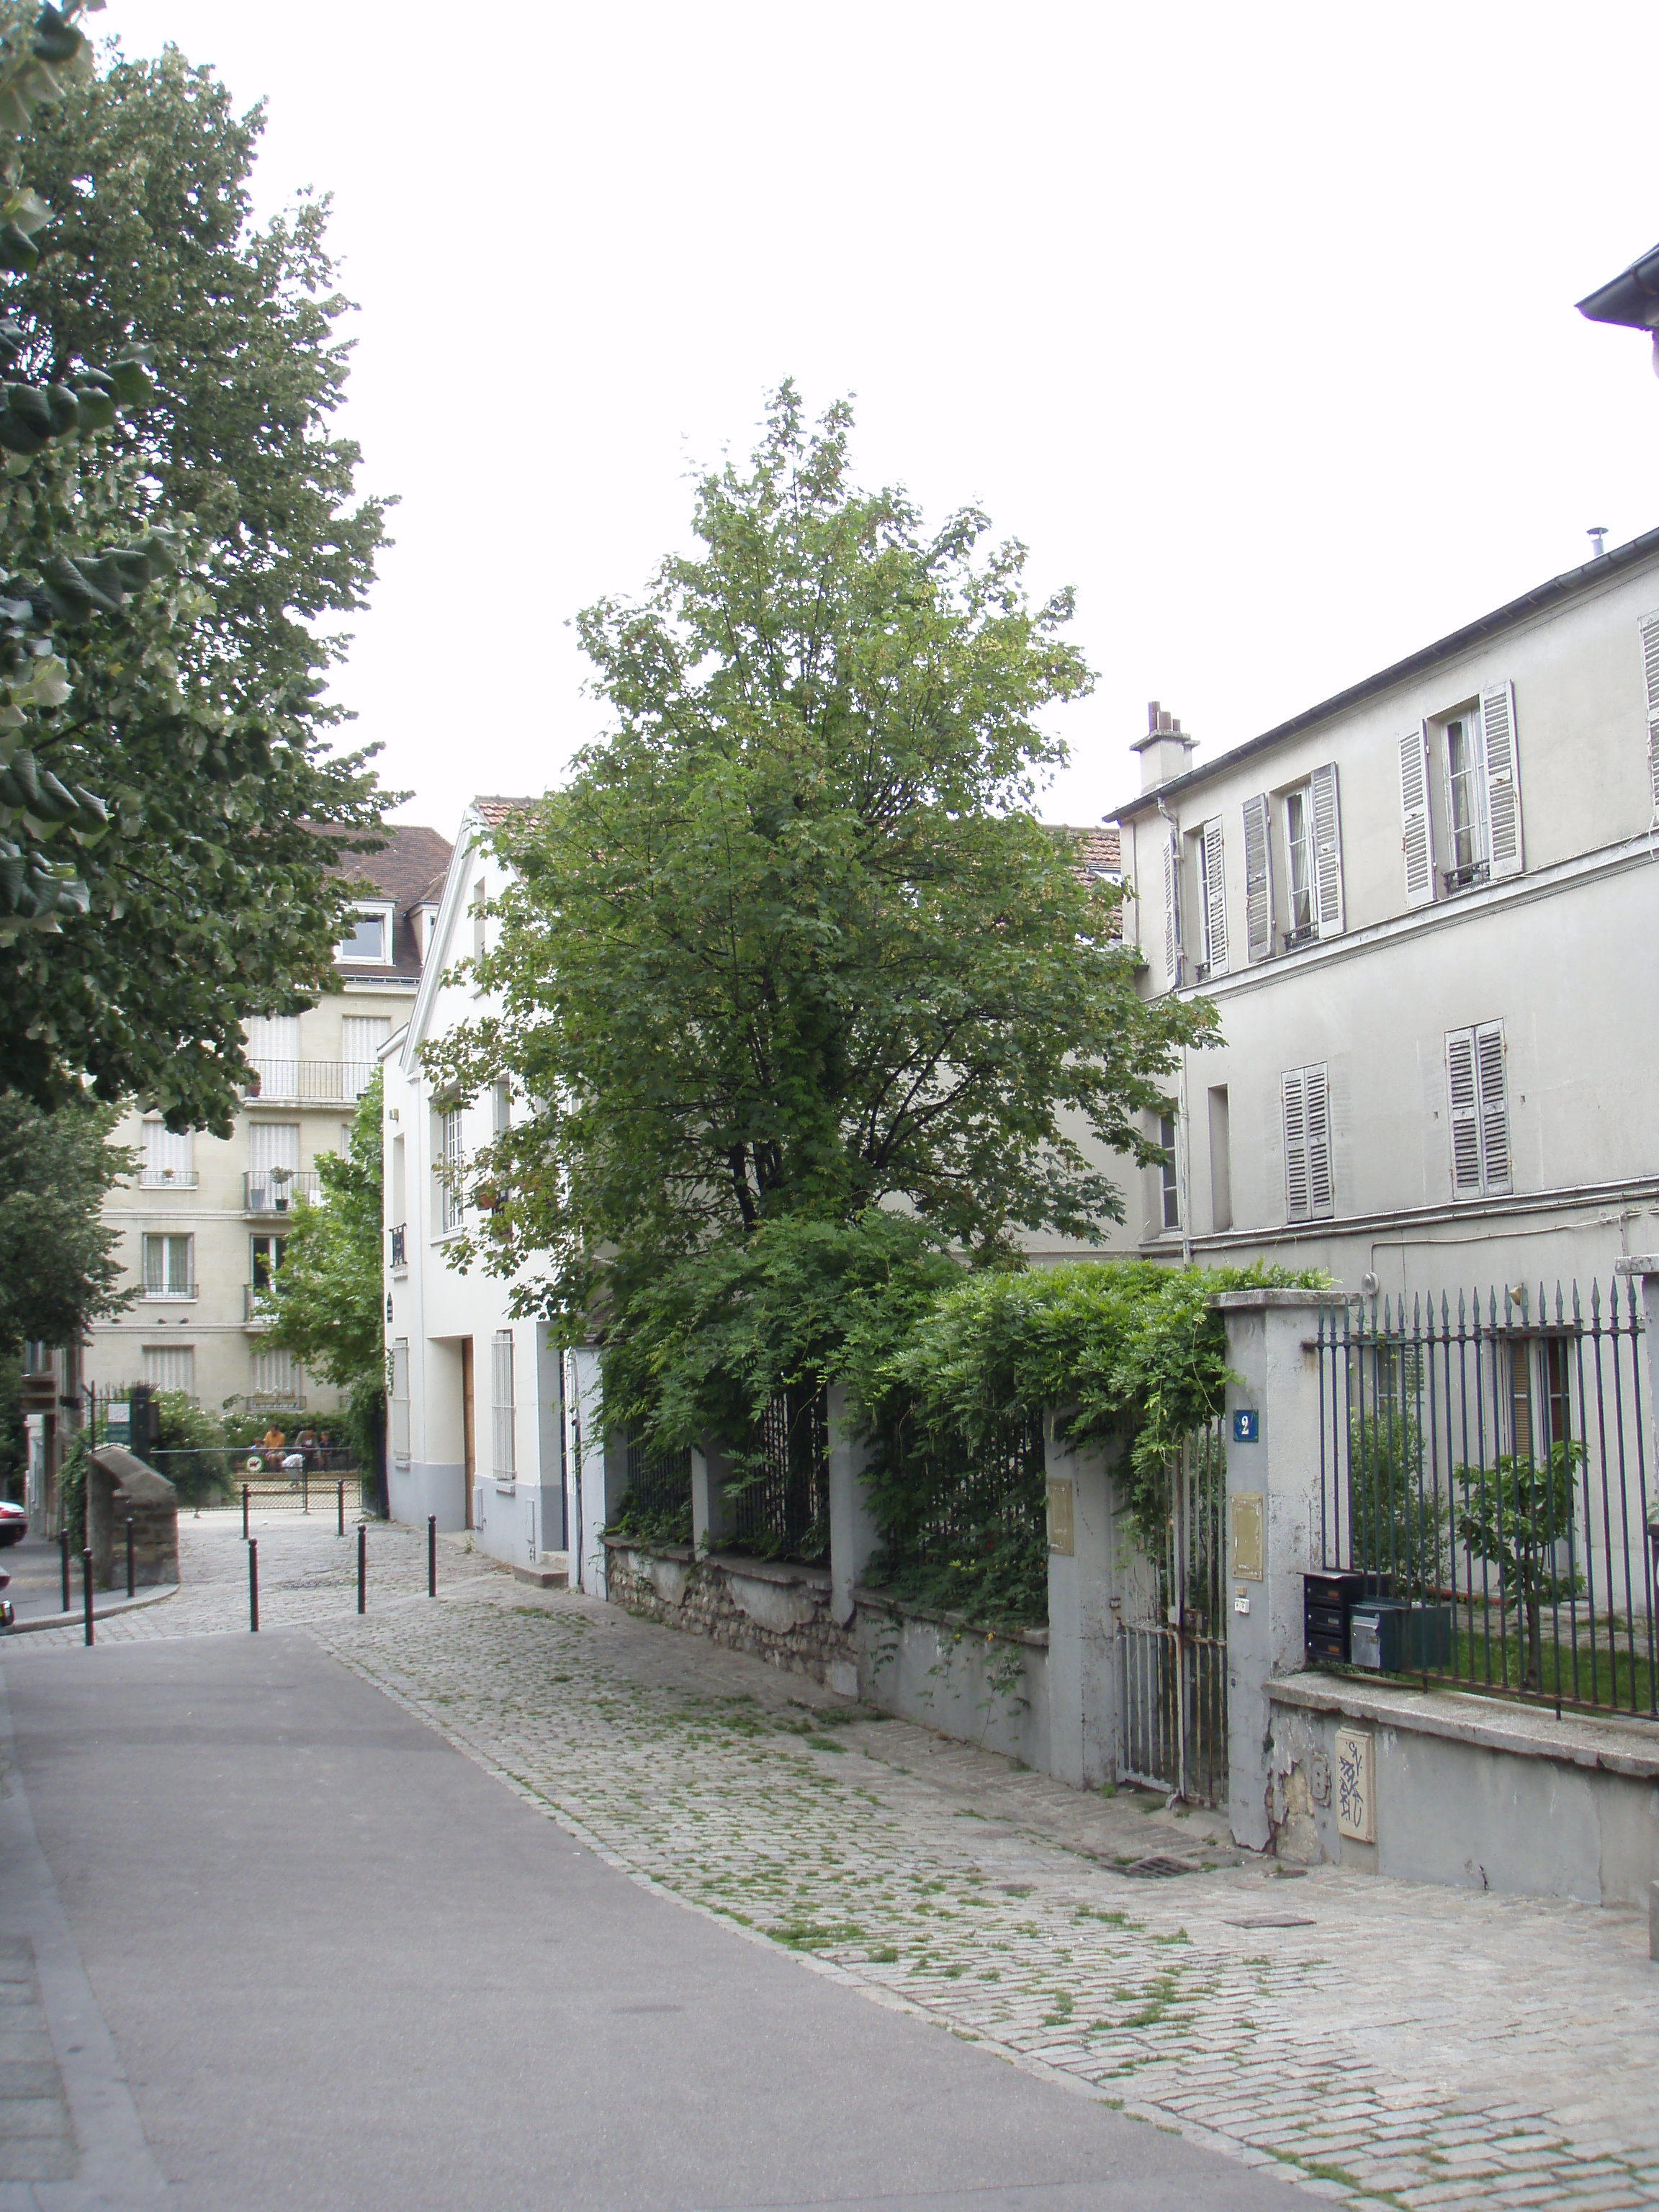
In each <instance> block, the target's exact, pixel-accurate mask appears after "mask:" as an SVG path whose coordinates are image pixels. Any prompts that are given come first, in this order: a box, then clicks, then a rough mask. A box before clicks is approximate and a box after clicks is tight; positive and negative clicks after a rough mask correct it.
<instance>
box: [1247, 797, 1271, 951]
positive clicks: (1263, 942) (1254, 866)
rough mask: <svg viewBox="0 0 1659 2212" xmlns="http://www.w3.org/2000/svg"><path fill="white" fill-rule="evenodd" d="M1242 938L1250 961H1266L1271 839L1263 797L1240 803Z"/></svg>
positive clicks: (1269, 921)
mask: <svg viewBox="0 0 1659 2212" xmlns="http://www.w3.org/2000/svg"><path fill="white" fill-rule="evenodd" d="M1244 934H1245V938H1246V940H1247V943H1248V947H1249V957H1250V958H1251V959H1252V960H1266V959H1267V957H1269V956H1270V955H1271V953H1272V951H1273V838H1272V836H1271V833H1270V831H1269V828H1268V816H1267V793H1266V792H1265V791H1263V792H1260V793H1257V795H1256V796H1255V798H1254V799H1246V800H1245V802H1244Z"/></svg>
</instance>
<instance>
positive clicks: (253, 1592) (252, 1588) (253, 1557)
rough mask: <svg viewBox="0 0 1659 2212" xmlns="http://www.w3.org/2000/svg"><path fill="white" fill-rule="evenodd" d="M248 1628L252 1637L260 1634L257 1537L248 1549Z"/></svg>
mask: <svg viewBox="0 0 1659 2212" xmlns="http://www.w3.org/2000/svg"><path fill="white" fill-rule="evenodd" d="M247 1627H248V1634H249V1635H250V1636H257V1635H258V1633H259V1540H258V1537H257V1536H256V1537H255V1538H254V1539H253V1541H252V1542H251V1543H250V1544H249V1546H248V1547H247Z"/></svg>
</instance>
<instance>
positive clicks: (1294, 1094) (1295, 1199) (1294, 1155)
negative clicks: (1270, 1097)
mask: <svg viewBox="0 0 1659 2212" xmlns="http://www.w3.org/2000/svg"><path fill="white" fill-rule="evenodd" d="M1302 1075H1303V1071H1302V1069H1301V1068H1299V1067H1291V1068H1287V1069H1286V1070H1285V1073H1284V1074H1283V1075H1282V1076H1281V1077H1280V1078H1279V1085H1280V1090H1281V1091H1282V1093H1283V1097H1284V1102H1285V1214H1286V1216H1287V1217H1288V1218H1290V1219H1291V1221H1305V1220H1306V1219H1307V1218H1308V1115H1307V1104H1306V1099H1305V1097H1304V1090H1303V1083H1302Z"/></svg>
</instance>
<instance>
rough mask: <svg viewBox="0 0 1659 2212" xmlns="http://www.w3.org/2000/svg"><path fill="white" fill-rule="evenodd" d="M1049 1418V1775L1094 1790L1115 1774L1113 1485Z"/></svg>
mask: <svg viewBox="0 0 1659 2212" xmlns="http://www.w3.org/2000/svg"><path fill="white" fill-rule="evenodd" d="M1064 1426H1065V1422H1064V1416H1063V1415H1059V1414H1056V1413H1054V1412H1053V1411H1050V1412H1048V1413H1045V1415H1044V1416H1043V1425H1042V1445H1043V1457H1044V1462H1045V1466H1046V1468H1047V1475H1048V1771H1049V1772H1050V1773H1051V1774H1052V1775H1053V1776H1054V1779H1055V1781H1056V1782H1069V1783H1072V1784H1074V1785H1077V1786H1080V1787H1085V1788H1089V1789H1092V1788H1094V1787H1095V1786H1096V1785H1097V1784H1099V1783H1102V1782H1108V1781H1111V1780H1114V1779H1115V1776H1116V1770H1117V1674H1116V1660H1117V1650H1116V1644H1115V1616H1114V1613H1113V1610H1112V1597H1113V1577H1112V1546H1113V1530H1112V1505H1113V1498H1112V1483H1111V1477H1110V1475H1109V1473H1108V1471H1107V1460H1106V1456H1105V1455H1104V1453H1103V1451H1102V1450H1101V1449H1099V1447H1098V1446H1097V1445H1094V1444H1092V1443H1091V1444H1089V1445H1085V1446H1084V1447H1083V1448H1082V1449H1073V1448H1072V1447H1071V1446H1070V1445H1069V1444H1067V1443H1066V1442H1065V1440H1064Z"/></svg>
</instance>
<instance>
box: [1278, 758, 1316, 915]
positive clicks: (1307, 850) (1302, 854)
mask: <svg viewBox="0 0 1659 2212" xmlns="http://www.w3.org/2000/svg"><path fill="white" fill-rule="evenodd" d="M1285 860H1286V861H1287V863H1288V866H1287V869H1286V877H1285V888H1286V890H1287V892H1288V894H1289V915H1290V926H1289V927H1288V928H1287V929H1286V931H1285V943H1286V944H1287V945H1299V944H1300V943H1301V942H1302V941H1303V939H1304V938H1308V937H1311V936H1312V935H1313V934H1314V929H1315V922H1314V856H1313V808H1312V806H1311V805H1310V804H1309V792H1308V788H1307V786H1306V785H1305V784H1304V786H1303V787H1302V788H1301V790H1299V791H1287V792H1286V793H1285Z"/></svg>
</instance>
